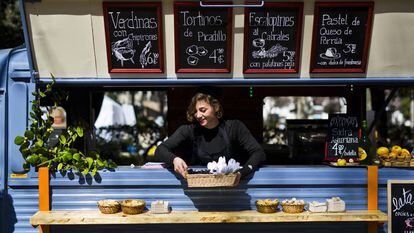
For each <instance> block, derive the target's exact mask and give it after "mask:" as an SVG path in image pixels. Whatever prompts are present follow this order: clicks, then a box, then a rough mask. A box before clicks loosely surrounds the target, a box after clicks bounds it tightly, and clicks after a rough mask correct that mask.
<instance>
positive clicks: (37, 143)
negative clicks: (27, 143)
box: [36, 139, 43, 147]
mask: <svg viewBox="0 0 414 233" xmlns="http://www.w3.org/2000/svg"><path fill="white" fill-rule="evenodd" d="M36 146H38V147H42V146H43V140H42V139H37V142H36Z"/></svg>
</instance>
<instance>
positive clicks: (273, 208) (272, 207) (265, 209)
mask: <svg viewBox="0 0 414 233" xmlns="http://www.w3.org/2000/svg"><path fill="white" fill-rule="evenodd" d="M278 206H279V202H276V203H274V204H268V205H260V204H258V203H257V201H256V208H257V211H258V212H260V213H264V214H269V213H276V212H277V207H278Z"/></svg>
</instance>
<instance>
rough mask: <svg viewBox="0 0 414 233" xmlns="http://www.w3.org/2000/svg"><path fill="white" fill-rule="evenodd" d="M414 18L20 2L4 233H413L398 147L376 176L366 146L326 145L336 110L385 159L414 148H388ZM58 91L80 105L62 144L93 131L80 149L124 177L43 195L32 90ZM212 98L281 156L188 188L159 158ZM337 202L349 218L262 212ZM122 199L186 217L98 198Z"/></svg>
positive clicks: (67, 176) (355, 5)
mask: <svg viewBox="0 0 414 233" xmlns="http://www.w3.org/2000/svg"><path fill="white" fill-rule="evenodd" d="M413 7H414V4H413V3H411V2H409V1H405V0H398V1H380V0H375V1H355V2H344V1H331V2H314V1H302V2H299V1H298V2H292V1H278V2H276V1H259V2H251V3H237V2H236V3H235V2H231V1H230V2H228V1H221V2H206V1H200V2H199V1H185V2H184V1H172V0H160V1H149V2H140V1H125V2H118V1H112V2H111V1H100V0H96V1H72V0H65V1H61V0H59V1H58V0H47V1H46V0H44V1H23V0H21V1H20V9H21V17H22V22H23V26H24V35H25V45H24V46H22V47H19V48H14V49H9V50H1V52H0V75H1V76H0V140H1V141H0V161H1V162H0V171H1V173H0V184H1V186H0V200H1V205H0V206H1V209H0V211H1V212H0V214H1V218H0V226H1V232H7V233H9V232H16V233H17V232H19V233H20V232H37V231H39V230H40V231H42V232H49V231H50V232H73V231H75V232H113V231H121V232H136V231H152V232H164V231H172V232H182V231H192V230H196V231H197V230H199V231H202V232H207V231H218V232H252V231H262V232H273V231H278V232H333V231H335V232H350V231H354V232H387V231H388V232H391V230H389V229H388V225H390V223H391V222H390V221H392V225H393V226H400V228H395V229H403V230H404V232H405V231H406V232H410V229H411V223H410V221H411V220H410V217H412V215H411V213H412V212H410V211H412V210H411V209H410V208H409V207H410V206H412V204H411V201H410V200H408V199H407V198H406V197H409V196H410V197H411V193H410V191H411V190H409V189H408V188H407V189H403V190H404V192H403V194H404V198H403V199H398V198H396V200H397V203H396V205H395V206H398V208H397V209H398V210H400V209H403V208H408V209H407V211H405V212H402V214H401V215H403V217H404V219H402V218H397V217H398V216H394V215H392V213H391V214H388V215H387V214H386V213H387V211H389V209H390V207H389V204H390V201H389V200H388V199H387V192H388V191H389V188H388V189H387V182H388V181H389V180H408V181H409V180H413V178H414V172H413V171H412V168H411V167H410V163H411V162H410V161H409V160H407V159H405V160H404V161H397V157H396V156H397V155H393V154H392V151H391V152H389V153H387V154H386V156H385V157H384V158H385V159H383V160H382V159H380V158H378V159H377V160H376V161H377V162H378V163H376V164H375V163H374V164H373V165H369V166H361V165H360V164H358V163H356V161H357V160H358V158H360V157H358V153H356V152H357V151H358V148H357V147H358V142H355V141H354V143H351V142H350V143H349V145H348V144H347V143H344V142H342V144H341V146H344V147H345V146H351V147H352V146H353V147H352V148H354V151H355V153H351V152H349V153H342V152H343V151H342V152H341V151H339V154H338V153H335V148H333V147H330V144H327V143H326V142H327V137H328V136H329V135H330V134H329V133H328V132H332V131H333V129H332V127H331V125H330V124H329V122H331V121H330V120H331V118H328V116H329V114H330V116H334V115H333V114H342V116H352V117H354V118H355V119H357V121H358V122H362V120H368V122H369V123H370V124H369V126H371V127H370V128H369V130H370V131H372V132H374V131H375V132H374V133H373V134H371V135H374V136H373V137H372V138H373V139H375V142H379V143H377V145H378V147H380V146H381V145H383V146H385V147H387V146H392V145H397V144H399V145H400V146H401V147H403V148H407V149H412V146H411V145H410V144H409V142H410V140H411V138H409V137H408V138H403V136H402V135H404V134H403V131H397V132H399V133H396V134H397V135H398V137H397V138H399V141H398V142H399V143H396V140H391V141H390V140H388V141H387V140H385V141H383V142H382V143H381V140H379V138H381V137H382V136H383V135H384V134H386V133H384V132H383V130H382V128H381V127H382V126H381V125H379V124H380V123H378V122H383V121H381V120H382V117H383V115H384V114H383V113H384V112H385V111H386V107H387V105H388V104H389V103H390V102H391V101H392V97H393V96H394V95H395V94H396V92H397V90H398V89H399V88H410V87H411V85H413V83H414V78H413V74H414V68H413V67H412V64H411V63H412V62H411V61H412V60H413V59H414V52H413V51H414V48H413V46H412V44H411V43H409V42H408V41H410V38H411V37H412V35H413V34H414V31H413V30H410V29H411V28H412V25H411V23H410V22H412V19H413V17H414V13H413ZM51 83H54V86H53V88H54V90H62V91H66V92H67V93H68V94H69V99H68V100H67V101H62V102H61V106H60V107H61V109H64V111H63V112H61V113H60V114H61V115H59V117H62V119H63V120H56V119H57V118H58V116H55V121H54V132H55V134H53V135H54V136H57V137H59V134H62V133H63V132H64V131H65V129H66V128H67V126H69V125H72V124H77V123H79V122H82V123H83V124H82V125H83V127H84V132H85V135H84V137H83V139H82V140H81V141H80V142H79V145H76V146H77V148H79V150H82V151H84V153H85V154H86V153H88V152H89V151H92V150H96V151H98V152H99V153H100V155H101V156H102V157H104V158H105V159H111V160H112V161H115V162H116V163H117V164H118V167H117V168H115V169H103V170H100V171H99V172H98V173H97V174H94V175H91V174H90V173H88V172H86V173H85V174H82V173H78V172H72V171H71V169H67V171H65V172H64V171H63V170H61V169H58V170H60V171H56V172H51V173H50V174H49V173H47V174H48V177H47V182H46V186H44V183H42V185H40V186H39V184H40V183H41V182H40V181H39V180H40V179H43V181H44V178H39V177H40V175H39V170H38V169H37V168H35V167H31V168H30V169H25V168H24V167H23V164H24V163H25V159H24V158H23V156H22V155H21V152H20V151H19V147H18V146H17V145H15V143H14V142H15V138H16V136H19V135H24V133H25V130H26V129H28V127H29V125H30V124H31V122H30V111H31V109H32V101H33V100H34V99H35V98H34V97H33V95H32V94H31V93H32V92H34V91H36V90H38V89H39V88H40V89H42V88H45V87H46V85H48V84H51ZM206 86H208V87H209V88H214V90H216V91H217V93H219V94H218V95H219V96H220V99H221V102H222V105H223V108H224V110H225V111H224V113H225V117H226V118H229V119H231V118H237V119H239V120H241V121H242V122H244V124H245V125H246V126H247V128H248V129H249V131H250V132H251V133H252V135H253V136H254V138H255V139H256V140H257V141H258V142H259V143H260V145H261V146H262V147H263V149H264V151H265V153H266V157H267V158H266V161H264V162H263V163H262V165H261V166H260V167H259V168H258V169H257V170H256V171H255V172H254V173H252V174H251V175H250V176H246V177H242V178H241V180H240V183H239V184H238V185H237V186H235V187H224V188H223V187H221V188H211V187H207V188H206V187H195V188H194V187H189V185H188V183H187V181H186V180H185V179H183V178H182V177H181V176H179V175H177V174H176V173H175V172H174V170H173V169H172V168H171V167H168V166H165V164H161V163H160V162H165V161H160V160H159V159H157V158H156V157H155V156H154V150H155V148H156V147H157V146H158V145H159V143H161V142H162V141H163V140H165V138H167V137H168V136H171V135H172V134H173V133H174V131H175V130H176V129H177V128H178V127H179V126H180V125H181V124H185V123H186V116H185V112H186V108H187V105H188V103H189V102H190V99H191V97H192V96H193V95H194V94H195V93H196V92H197V90H200V88H203V87H206ZM42 104H43V105H44V106H45V107H47V106H51V105H53V103H52V102H51V101H50V100H48V99H46V100H45V101H44V102H43V103H42ZM398 116H399V115H398ZM398 116H395V117H394V118H395V119H396V121H398V119H400V118H399V117H398ZM394 118H392V119H394ZM359 124H360V123H358V127H357V128H355V129H353V130H354V131H352V130H351V131H352V132H351V133H350V135H348V133H349V132H350V131H346V130H348V129H347V128H343V127H342V128H340V127H339V128H340V129H339V131H340V130H342V131H340V132H343V133H344V134H347V135H345V136H349V137H351V136H354V138H355V137H357V136H356V135H355V132H356V131H355V130H358V128H360V126H359ZM407 124H408V123H407ZM407 124H406V125H407ZM411 127H412V126H411ZM372 128H375V129H376V130H372ZM336 130H337V129H336ZM339 131H338V132H339ZM345 132H346V133H345ZM328 134H329V135H328ZM338 135H339V136H341V133H338ZM342 136H343V137H342V138H341V139H342V140H344V141H346V142H348V141H347V140H349V141H352V140H351V139H352V138H351V139H349V138H347V137H345V136H344V135H342ZM384 138H387V137H386V136H384ZM388 138H389V137H388ZM50 140H51V141H52V140H53V139H52V138H51V139H50ZM338 141H339V140H338ZM339 144H340V142H339ZM401 147H400V148H399V154H398V155H400V153H401ZM355 148H356V150H355ZM336 152H338V151H336ZM190 153H191V152H190ZM372 153H374V154H372ZM370 156H376V152H375V150H373V152H371V154H370ZM393 156H394V157H393ZM338 158H339V159H343V158H345V159H346V163H348V166H338V165H339V162H337V163H336V161H337V160H338ZM410 158H411V155H410ZM354 159H355V161H354ZM374 160H375V159H374ZM394 160H395V161H394ZM394 162H395V163H394ZM194 168H195V169H196V168H203V167H200V166H197V165H195V166H194ZM45 187H46V188H45ZM43 189H44V190H43ZM407 190H408V191H407ZM45 192H46V194H44V193H45ZM392 195H394V194H392ZM395 195H396V194H395ZM335 197H340V199H341V200H343V202H344V203H346V211H345V212H340V213H311V212H310V211H309V210H308V209H307V210H306V211H305V212H303V213H296V214H290V215H289V214H287V213H284V212H283V211H281V210H279V211H278V212H277V213H275V214H262V213H257V212H256V201H257V200H266V199H275V198H277V199H279V200H280V201H281V202H282V200H284V199H286V200H292V199H293V198H295V199H296V200H303V201H305V202H307V203H309V204H308V205H307V208H309V205H310V203H312V202H314V201H316V202H321V203H323V202H325V201H326V200H327V199H329V200H332V198H335ZM388 198H390V194H388ZM109 199H113V200H126V199H141V200H144V201H146V203H147V206H146V207H147V209H151V202H154V201H157V200H163V201H168V202H169V206H170V207H171V209H172V212H170V213H168V214H163V215H156V214H151V212H150V211H147V212H145V213H144V214H141V215H136V216H129V215H123V214H122V213H118V214H115V215H104V214H100V213H99V210H98V206H97V202H98V201H100V200H109ZM42 200H43V201H46V204H44V202H43V204H40V206H39V203H42ZM398 200H401V203H400V204H399V202H398ZM387 204H388V206H387ZM407 204H409V205H407ZM395 206H394V209H395V208H396V207H395ZM45 208H46V209H45ZM39 209H40V210H42V211H40V212H38V211H39ZM48 210H51V212H48ZM302 210H303V208H302ZM62 215H63V217H62ZM399 217H401V216H399ZM384 223H385V224H384ZM387 223H388V224H387ZM36 227H37V228H36ZM392 229H394V228H392ZM393 232H402V231H397V230H393Z"/></svg>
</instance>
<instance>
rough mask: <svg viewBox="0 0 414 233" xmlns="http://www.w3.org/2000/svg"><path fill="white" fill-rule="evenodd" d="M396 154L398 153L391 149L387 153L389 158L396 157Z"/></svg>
mask: <svg viewBox="0 0 414 233" xmlns="http://www.w3.org/2000/svg"><path fill="white" fill-rule="evenodd" d="M397 156H398V154H397V152H394V151H391V153H390V154H389V156H388V157H389V158H390V159H396V158H397Z"/></svg>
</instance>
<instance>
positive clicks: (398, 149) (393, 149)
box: [391, 146, 401, 155]
mask: <svg viewBox="0 0 414 233" xmlns="http://www.w3.org/2000/svg"><path fill="white" fill-rule="evenodd" d="M391 152H394V153H395V154H397V155H399V154H400V153H401V146H393V147H392V148H391Z"/></svg>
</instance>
